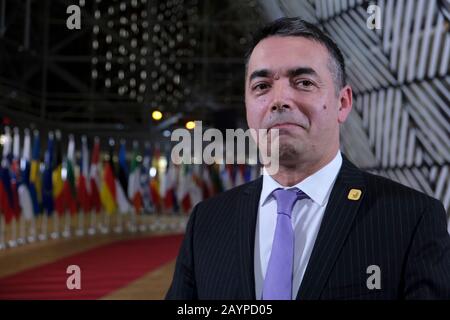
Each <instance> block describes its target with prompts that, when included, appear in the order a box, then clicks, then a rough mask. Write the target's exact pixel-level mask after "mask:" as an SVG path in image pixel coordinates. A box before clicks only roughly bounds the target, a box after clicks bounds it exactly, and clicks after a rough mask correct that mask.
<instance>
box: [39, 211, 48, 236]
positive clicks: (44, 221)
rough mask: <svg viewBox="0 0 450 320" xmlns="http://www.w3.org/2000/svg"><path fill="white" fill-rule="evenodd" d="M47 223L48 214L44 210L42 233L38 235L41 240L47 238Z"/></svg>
mask: <svg viewBox="0 0 450 320" xmlns="http://www.w3.org/2000/svg"><path fill="white" fill-rule="evenodd" d="M47 224H48V218H47V214H46V213H45V212H43V213H42V218H41V233H40V234H39V236H38V238H39V240H40V241H45V240H47Z"/></svg>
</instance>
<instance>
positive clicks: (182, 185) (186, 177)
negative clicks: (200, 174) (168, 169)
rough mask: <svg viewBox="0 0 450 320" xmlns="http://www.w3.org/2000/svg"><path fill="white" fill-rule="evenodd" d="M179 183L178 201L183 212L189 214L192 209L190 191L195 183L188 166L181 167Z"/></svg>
mask: <svg viewBox="0 0 450 320" xmlns="http://www.w3.org/2000/svg"><path fill="white" fill-rule="evenodd" d="M178 183H179V189H178V201H179V202H180V204H181V208H182V209H183V212H184V213H188V212H189V211H190V210H191V208H192V200H191V194H190V189H191V184H192V183H193V181H192V176H191V173H190V170H189V167H188V166H187V165H186V164H182V165H181V168H180V171H179V180H178Z"/></svg>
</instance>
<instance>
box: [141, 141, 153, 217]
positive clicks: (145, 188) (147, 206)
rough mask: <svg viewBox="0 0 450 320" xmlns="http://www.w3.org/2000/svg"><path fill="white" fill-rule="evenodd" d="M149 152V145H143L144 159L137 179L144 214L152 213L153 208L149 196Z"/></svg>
mask: <svg viewBox="0 0 450 320" xmlns="http://www.w3.org/2000/svg"><path fill="white" fill-rule="evenodd" d="M150 160H151V150H150V144H149V143H146V144H145V149H144V159H143V161H142V166H141V169H140V170H141V174H140V177H139V183H140V190H141V195H142V204H143V209H144V212H145V213H152V212H153V211H154V210H155V208H154V206H153V203H152V199H151V194H150V168H151V161H150Z"/></svg>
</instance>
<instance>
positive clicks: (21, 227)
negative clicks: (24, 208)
mask: <svg viewBox="0 0 450 320" xmlns="http://www.w3.org/2000/svg"><path fill="white" fill-rule="evenodd" d="M25 223H26V221H25V217H24V216H23V215H22V216H21V217H20V220H19V238H18V239H17V244H18V245H24V244H25V243H26V234H25V233H26V225H25Z"/></svg>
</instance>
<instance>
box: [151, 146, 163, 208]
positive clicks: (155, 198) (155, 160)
mask: <svg viewBox="0 0 450 320" xmlns="http://www.w3.org/2000/svg"><path fill="white" fill-rule="evenodd" d="M159 159H160V152H159V149H158V148H155V151H154V152H153V157H152V161H151V164H152V167H151V168H150V170H151V171H153V172H154V175H153V176H150V194H151V196H152V202H153V205H154V206H155V209H156V210H158V211H160V210H161V206H162V201H161V197H162V196H161V195H160V193H159V191H160V186H159V175H158V173H159V172H158V170H157V168H158V164H159Z"/></svg>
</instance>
